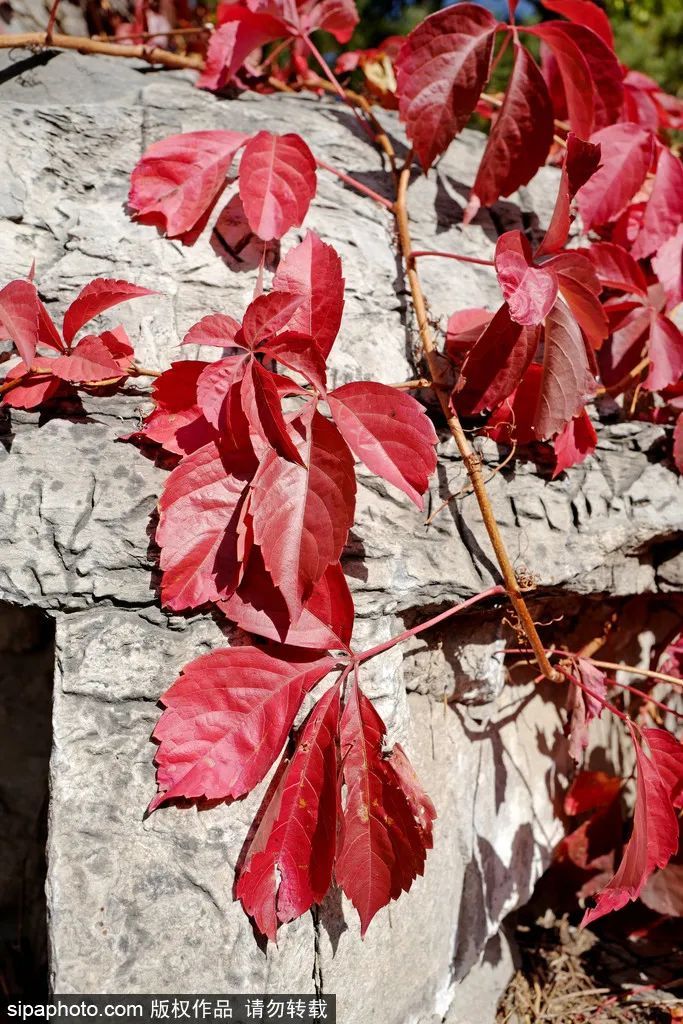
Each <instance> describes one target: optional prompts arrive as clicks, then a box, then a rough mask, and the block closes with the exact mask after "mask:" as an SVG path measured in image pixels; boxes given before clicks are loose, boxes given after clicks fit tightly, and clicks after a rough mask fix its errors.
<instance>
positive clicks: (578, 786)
mask: <svg viewBox="0 0 683 1024" xmlns="http://www.w3.org/2000/svg"><path fill="white" fill-rule="evenodd" d="M621 786H622V780H621V779H620V778H619V777H618V776H616V775H606V774H605V772H579V774H578V775H577V776H576V778H575V779H574V781H573V782H572V784H571V786H570V787H569V789H568V791H567V795H566V796H565V798H564V813H565V814H569V815H571V816H572V817H575V816H576V815H578V814H585V813H586V811H593V810H595V809H596V808H602V807H607V806H608V805H609V804H611V803H612V801H613V800H614V799H615V797H617V796H618V795H619V793H620V791H621Z"/></svg>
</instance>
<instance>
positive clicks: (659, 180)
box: [631, 146, 683, 260]
mask: <svg viewBox="0 0 683 1024" xmlns="http://www.w3.org/2000/svg"><path fill="white" fill-rule="evenodd" d="M681 223H683V163H682V162H681V160H680V158H679V157H677V156H674V154H673V153H672V152H671V151H670V150H668V149H667V148H666V147H665V146H662V147H661V148H660V151H659V160H658V162H657V170H656V172H655V180H654V183H653V186H652V192H651V193H650V198H649V200H648V202H647V206H646V207H645V215H644V217H643V223H642V226H641V228H640V231H639V232H638V237H637V238H636V240H635V242H634V243H633V249H632V250H631V251H632V253H633V256H634V257H635V259H637V260H642V259H645V258H646V257H647V256H651V255H652V253H653V252H655V251H656V250H657V249H659V247H660V246H661V245H663V244H664V242H666V241H668V240H669V239H670V238H671V237H672V235H675V233H676V231H677V230H678V228H679V226H680V224H681Z"/></svg>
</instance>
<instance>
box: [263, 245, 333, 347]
mask: <svg viewBox="0 0 683 1024" xmlns="http://www.w3.org/2000/svg"><path fill="white" fill-rule="evenodd" d="M273 288H274V289H277V290H278V291H283V292H289V293H290V294H292V295H299V296H301V298H302V300H303V301H302V303H301V305H300V306H298V308H297V309H296V310H295V311H294V313H293V314H292V317H291V319H290V320H289V321H288V322H287V324H286V326H287V328H288V329H289V330H290V331H300V332H301V333H302V334H310V336H311V337H312V338H315V341H316V344H317V346H318V348H319V349H320V351H321V353H322V355H323V356H325V357H326V356H328V355H329V353H330V350H331V348H332V345H333V344H334V340H335V338H336V337H337V334H338V333H339V326H340V324H341V318H342V312H343V309H344V278H343V277H342V265H341V260H340V259H339V255H338V253H337V252H336V250H335V249H333V248H332V246H331V245H326V244H325V243H324V242H321V241H320V239H319V238H318V236H317V235H316V234H315V233H314V232H313V231H309V232H308V234H307V235H306V237H305V238H304V240H303V242H301V244H300V245H297V246H295V247H294V248H293V249H290V251H289V252H288V253H287V255H286V256H285V258H284V259H283V260H282V262H281V263H280V266H279V267H278V269H277V273H276V274H275V277H274V278H273ZM283 326H285V325H284V324H283Z"/></svg>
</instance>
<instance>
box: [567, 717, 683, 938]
mask: <svg viewBox="0 0 683 1024" xmlns="http://www.w3.org/2000/svg"><path fill="white" fill-rule="evenodd" d="M627 724H628V727H629V729H630V731H631V736H632V738H633V743H634V746H635V751H636V762H637V779H636V786H637V791H636V808H635V815H634V819H633V833H632V835H631V838H630V839H629V841H628V843H627V845H626V849H625V850H624V853H623V856H622V858H621V863H620V864H619V867H618V869H617V871H616V873H615V875H614V876H613V878H611V879H610V881H609V882H608V883H607V885H606V887H605V888H604V889H603V890H602V892H600V893H599V894H598V896H597V899H596V900H595V903H594V906H593V907H591V908H590V909H589V910H587V911H586V913H585V914H584V917H583V921H582V922H581V923H582V925H584V926H585V925H588V924H590V923H591V921H595V920H597V919H598V918H599V917H603V916H604V915H605V914H608V913H610V912H611V911H614V910H621V908H622V907H625V906H626V904H627V903H628V902H629V900H635V899H637V898H638V896H639V895H640V892H641V890H642V888H643V886H644V884H645V882H646V881H647V879H648V877H649V876H650V875H651V874H652V872H653V871H654V870H655V868H663V867H665V865H666V864H667V863H668V862H669V860H670V858H671V857H672V856H673V854H674V853H675V852H676V849H677V848H678V820H677V818H676V813H675V811H674V807H673V802H672V797H673V793H672V789H671V782H670V778H669V769H668V759H669V758H670V757H672V756H673V755H672V752H671V750H670V749H669V746H668V741H667V743H666V744H664V743H661V742H660V738H661V733H662V730H659V729H644V730H643V737H644V739H645V741H646V742H647V744H648V746H649V748H650V756H649V757H648V755H647V754H646V753H645V751H644V750H643V748H642V747H641V746H640V744H639V743H638V740H637V737H636V732H635V728H634V726H633V725H632V724H631V723H630V722H628V723H627ZM664 735H666V734H664ZM671 739H673V738H671ZM673 742H674V743H675V742H676V741H673ZM677 747H678V750H677V765H676V767H677V774H678V778H679V779H680V778H681V775H682V774H683V755H682V753H681V752H682V751H683V748H681V746H680V744H677Z"/></svg>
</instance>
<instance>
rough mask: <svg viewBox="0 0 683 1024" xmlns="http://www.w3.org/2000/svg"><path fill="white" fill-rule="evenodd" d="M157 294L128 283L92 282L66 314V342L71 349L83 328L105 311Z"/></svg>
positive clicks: (104, 279)
mask: <svg viewBox="0 0 683 1024" xmlns="http://www.w3.org/2000/svg"><path fill="white" fill-rule="evenodd" d="M155 294H156V292H153V291H150V289H149V288H140V287H139V286H138V285H136V284H129V283H128V281H113V280H110V279H108V278H104V277H99V278H97V280H95V281H90V282H89V283H88V284H86V286H85V288H83V289H82V290H81V291H80V292H79V294H78V295H77V296H76V298H75V299H74V301H73V302H72V303H71V305H70V306H69V308H68V309H67V311H66V313H65V314H64V323H63V324H62V333H63V335H64V341H65V342H66V344H67V346H69V347H70V346H71V342H72V341H73V339H74V337H75V336H76V335H77V334H78V332H79V331H80V329H81V327H83V326H85V324H87V323H88V322H89V321H90V320H92V319H93V318H94V317H96V316H99V314H100V313H104V311H105V309H111V307H112V306H118V305H120V304H121V303H122V302H128V300H129V299H138V298H141V297H142V296H143V295H155Z"/></svg>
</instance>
